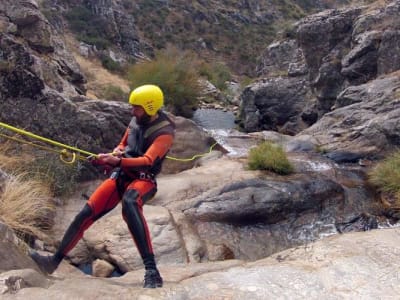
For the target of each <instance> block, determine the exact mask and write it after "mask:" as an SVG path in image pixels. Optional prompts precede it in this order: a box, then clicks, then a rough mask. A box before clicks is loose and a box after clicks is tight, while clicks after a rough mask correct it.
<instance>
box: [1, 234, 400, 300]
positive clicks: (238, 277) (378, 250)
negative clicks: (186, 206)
mask: <svg viewBox="0 0 400 300" xmlns="http://www.w3.org/2000/svg"><path fill="white" fill-rule="evenodd" d="M398 235H399V230H398V229H386V230H374V231H370V232H368V233H348V234H344V235H340V236H335V237H331V238H327V239H325V240H323V241H319V242H316V243H312V244H308V245H307V246H306V247H298V248H296V249H289V250H286V251H283V252H280V253H276V254H275V255H273V256H271V257H269V258H265V259H262V260H258V261H255V262H251V263H249V262H247V263H245V262H243V261H235V260H231V261H229V260H227V261H225V262H220V263H211V264H207V263H202V264H189V265H180V264H176V265H170V266H167V265H165V266H161V267H160V271H161V274H163V277H164V288H161V289H154V290H144V289H142V288H141V281H142V278H143V272H142V271H135V272H129V273H127V274H125V276H123V277H120V278H108V279H105V278H90V277H88V276H87V275H83V274H77V273H63V274H60V273H56V274H55V275H54V276H52V277H51V278H46V277H45V276H43V275H42V274H40V273H38V272H36V271H34V270H31V269H21V270H15V271H8V272H3V273H1V274H0V291H1V297H2V299H6V300H7V299H13V300H14V299H27V298H29V299H32V300H35V299H55V298H60V297H62V298H67V299H87V298H90V297H95V298H96V299H113V298H114V297H115V295H119V296H118V297H119V298H120V299H142V298H148V297H150V298H154V299H218V298H220V297H221V296H223V297H224V299H256V300H258V299H260V300H263V299H270V298H271V299H272V298H276V297H285V298H288V299H305V298H307V299H321V298H326V296H327V295H329V297H330V298H331V299H338V298H351V299H356V298H357V299H368V298H374V299H375V298H379V297H382V295H385V296H384V297H385V298H387V299H395V298H396V297H397V296H398V293H399V292H400V290H399V286H400V282H399V278H398V276H397V275H398V269H399V267H400V265H399V258H400V257H399V251H400V249H399V243H398V240H397V238H398ZM377 245H379V247H377Z"/></svg>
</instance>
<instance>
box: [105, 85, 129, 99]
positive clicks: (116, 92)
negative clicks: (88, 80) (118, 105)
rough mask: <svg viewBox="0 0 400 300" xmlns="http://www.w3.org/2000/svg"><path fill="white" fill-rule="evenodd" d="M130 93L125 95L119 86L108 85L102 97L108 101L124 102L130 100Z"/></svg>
mask: <svg viewBox="0 0 400 300" xmlns="http://www.w3.org/2000/svg"><path fill="white" fill-rule="evenodd" d="M128 96H129V95H128V93H125V92H124V91H123V90H122V89H121V88H120V87H119V86H115V85H112V84H109V85H107V86H106V87H105V88H104V89H103V90H102V92H101V95H100V97H101V98H103V99H106V100H113V101H123V102H126V99H128Z"/></svg>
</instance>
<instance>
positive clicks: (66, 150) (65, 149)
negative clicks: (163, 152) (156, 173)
mask: <svg viewBox="0 0 400 300" xmlns="http://www.w3.org/2000/svg"><path fill="white" fill-rule="evenodd" d="M0 126H1V127H3V128H6V129H8V130H11V131H14V132H16V133H18V134H22V135H25V136H27V137H30V138H33V139H36V140H39V141H42V142H45V143H47V144H50V145H52V146H56V147H59V148H62V149H61V150H56V149H53V148H50V147H47V146H44V145H40V144H37V143H35V142H30V141H26V140H23V139H20V138H17V137H14V136H9V135H6V134H3V133H1V132H0V137H4V138H7V139H9V140H12V141H15V142H19V143H23V144H27V145H30V146H33V147H36V148H39V149H42V150H45V151H49V152H54V153H58V154H60V159H61V161H62V162H64V163H66V164H73V163H75V161H76V159H79V160H83V161H88V160H91V159H95V158H97V157H98V155H97V154H95V153H91V152H89V151H85V150H82V149H79V148H77V147H72V146H69V145H66V144H62V143H60V142H57V141H54V140H51V139H48V138H45V137H42V136H40V135H37V134H34V133H32V132H29V131H26V130H23V129H19V128H16V127H14V126H11V125H8V124H6V123H2V122H0ZM216 145H217V142H215V143H214V144H213V145H211V147H210V149H209V151H208V152H206V153H202V154H196V155H194V156H192V157H190V158H177V157H172V156H168V155H167V156H166V158H167V159H170V160H174V161H181V162H188V161H192V160H195V159H196V158H198V157H202V156H205V155H207V154H209V153H211V151H212V150H213V148H214V147H215V146H216Z"/></svg>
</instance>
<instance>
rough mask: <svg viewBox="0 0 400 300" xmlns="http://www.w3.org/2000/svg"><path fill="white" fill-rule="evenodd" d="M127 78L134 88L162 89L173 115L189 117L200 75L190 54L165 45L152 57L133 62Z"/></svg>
mask: <svg viewBox="0 0 400 300" xmlns="http://www.w3.org/2000/svg"><path fill="white" fill-rule="evenodd" d="M127 77H128V80H129V82H130V84H131V86H132V87H133V88H135V87H137V86H140V85H143V84H155V85H158V86H159V87H160V88H161V89H162V90H163V92H164V95H165V106H166V108H167V109H168V110H169V111H171V112H172V113H174V114H175V115H180V116H183V117H186V118H191V117H192V116H193V112H194V110H195V109H197V107H198V104H199V100H198V97H199V96H200V93H201V87H200V85H199V79H200V76H199V73H198V59H197V57H196V56H195V55H194V54H193V53H190V52H185V51H179V50H177V49H175V48H167V49H165V50H163V51H159V52H157V53H156V55H155V58H154V59H153V60H151V61H144V62H140V63H137V64H135V65H133V66H132V67H131V68H130V69H129V70H128V75H127Z"/></svg>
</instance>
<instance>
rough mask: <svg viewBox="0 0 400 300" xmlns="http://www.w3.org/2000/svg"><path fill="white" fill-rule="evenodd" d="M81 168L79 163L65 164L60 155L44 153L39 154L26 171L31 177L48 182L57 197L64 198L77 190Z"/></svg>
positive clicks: (27, 166)
mask: <svg viewBox="0 0 400 300" xmlns="http://www.w3.org/2000/svg"><path fill="white" fill-rule="evenodd" d="M81 167H82V165H81V163H80V162H79V161H78V162H77V163H74V164H65V163H63V162H62V161H61V160H60V158H59V157H58V155H55V154H49V153H42V154H37V155H36V159H35V160H34V161H32V162H31V163H29V164H27V165H26V170H29V176H31V177H32V176H33V178H35V179H36V180H39V181H42V182H46V183H47V184H48V185H49V188H50V190H51V192H52V193H53V194H54V195H55V196H63V195H68V194H70V193H71V192H73V191H74V190H75V188H76V185H77V182H78V179H79V176H80V171H81Z"/></svg>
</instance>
